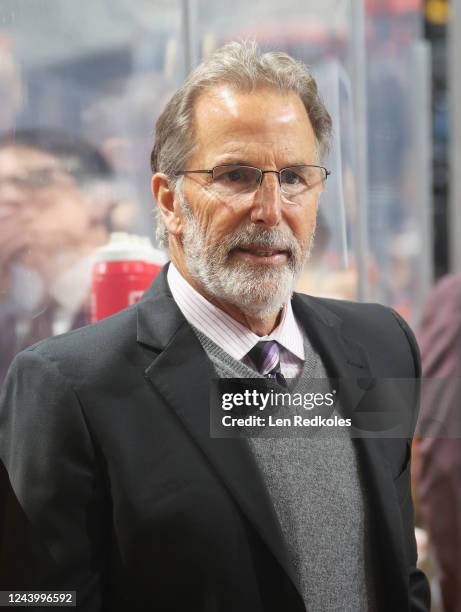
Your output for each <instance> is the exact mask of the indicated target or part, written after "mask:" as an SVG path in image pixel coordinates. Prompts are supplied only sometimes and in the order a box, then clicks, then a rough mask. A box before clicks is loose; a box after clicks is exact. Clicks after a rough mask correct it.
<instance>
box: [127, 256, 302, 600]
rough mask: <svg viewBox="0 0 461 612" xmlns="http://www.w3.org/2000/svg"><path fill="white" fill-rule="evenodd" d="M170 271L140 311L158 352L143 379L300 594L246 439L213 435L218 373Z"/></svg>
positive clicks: (143, 331) (143, 336)
mask: <svg viewBox="0 0 461 612" xmlns="http://www.w3.org/2000/svg"><path fill="white" fill-rule="evenodd" d="M166 268H167V266H165V268H164V269H163V270H162V272H161V273H160V274H159V276H157V278H156V279H155V281H154V284H153V285H152V286H151V288H150V289H149V291H148V292H147V293H146V295H145V296H144V297H143V299H142V300H141V301H140V302H139V303H138V308H137V309H138V342H139V343H141V344H143V345H147V346H149V347H151V348H153V349H154V350H156V351H157V352H158V354H157V356H156V358H155V359H154V360H153V361H152V363H151V364H150V365H149V367H148V368H147V369H146V371H145V375H146V377H147V378H148V380H149V381H150V383H151V384H152V385H153V386H154V387H155V388H156V389H157V391H158V392H160V394H161V395H162V396H163V398H164V399H165V401H166V402H167V404H168V405H169V406H170V407H171V408H172V409H173V410H174V411H175V413H176V414H177V416H178V417H179V419H180V421H181V422H182V424H183V425H184V427H185V428H186V429H187V431H188V432H189V434H190V435H191V437H192V438H193V439H194V441H195V442H196V444H197V446H198V447H199V448H200V449H201V451H202V452H203V454H204V456H205V457H206V459H207V460H208V461H209V463H210V465H211V467H212V469H213V470H215V471H216V473H217V474H218V476H219V477H220V478H221V480H222V482H223V483H224V485H225V487H226V488H227V490H228V491H229V492H230V494H231V496H232V497H233V499H234V500H235V501H236V502H237V504H238V505H239V507H240V508H241V510H242V511H243V512H244V514H245V515H246V516H247V518H248V519H249V521H250V523H251V524H252V525H253V527H254V528H255V530H256V531H257V532H258V533H259V535H260V536H261V538H262V539H263V541H264V542H265V544H266V545H267V547H268V548H269V550H270V551H271V552H272V554H273V556H274V557H275V559H276V560H277V561H278V563H279V564H280V565H281V567H282V568H283V569H284V571H285V572H286V574H287V575H288V576H289V577H290V579H291V581H292V583H293V585H294V586H295V588H296V590H297V591H298V594H299V587H298V585H297V580H296V576H295V573H294V570H293V567H292V564H291V563H290V561H289V557H288V551H287V549H286V544H285V541H284V539H283V536H282V533H281V529H280V524H279V522H278V519H277V516H276V514H275V511H274V508H273V505H272V501H271V499H270V497H269V495H268V492H267V489H266V486H265V484H264V481H263V479H262V477H261V474H260V471H259V468H258V466H257V464H256V462H255V460H254V458H253V455H252V453H251V451H250V449H249V446H248V443H247V441H246V440H245V439H243V438H224V439H223V438H211V437H210V391H211V381H212V378H213V376H214V370H213V368H212V365H211V363H210V361H209V359H208V357H207V356H206V353H205V351H204V350H203V348H202V346H201V344H200V342H199V341H198V339H197V338H196V336H195V334H194V332H193V331H192V328H191V327H190V325H189V324H188V323H187V321H186V320H185V319H184V317H183V315H182V313H181V312H180V310H179V308H178V307H177V305H176V302H175V301H174V299H173V297H172V295H171V293H170V291H169V288H168V284H167V281H166ZM299 597H300V603H301V601H302V599H301V595H299ZM301 609H304V605H302V608H301Z"/></svg>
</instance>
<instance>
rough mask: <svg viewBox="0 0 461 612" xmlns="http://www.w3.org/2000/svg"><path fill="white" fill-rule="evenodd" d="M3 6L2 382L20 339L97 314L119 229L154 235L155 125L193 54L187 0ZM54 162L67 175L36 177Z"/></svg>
mask: <svg viewBox="0 0 461 612" xmlns="http://www.w3.org/2000/svg"><path fill="white" fill-rule="evenodd" d="M0 18H1V19H0V24H1V25H0V93H1V100H2V103H1V105H0V130H1V132H2V137H1V138H2V140H1V141H0V219H1V223H0V344H1V348H0V382H1V381H2V380H3V377H4V375H5V371H6V368H7V367H8V365H9V363H10V361H11V359H12V357H13V356H14V354H15V353H16V352H17V351H18V350H20V349H22V348H23V347H24V346H27V345H29V344H31V343H33V342H35V341H37V340H40V339H42V338H44V337H46V336H48V335H50V334H55V333H59V332H63V331H67V330H69V329H72V328H74V327H77V326H79V325H82V324H84V323H86V322H88V320H89V310H90V300H89V293H90V283H91V270H92V266H93V261H94V254H95V251H96V249H97V247H98V246H100V245H102V244H104V243H106V242H107V241H108V239H109V236H110V235H111V233H113V232H119V231H128V232H136V233H138V234H148V235H150V236H152V226H153V219H152V212H151V210H152V197H151V194H150V175H151V172H150V167H149V156H150V150H151V148H152V140H153V138H152V136H153V129H154V124H155V120H156V118H157V116H158V114H159V113H160V111H161V109H162V108H163V106H164V104H165V102H166V100H167V99H168V97H169V96H170V94H171V92H172V91H173V90H174V89H175V88H176V87H177V86H178V85H179V84H180V83H181V82H182V80H183V78H184V58H185V53H184V48H183V43H182V29H181V28H182V3H181V2H180V1H179V0H178V1H174V0H163V1H162V0H156V1H155V2H152V1H151V0H139V1H137V2H134V3H133V2H128V1H126V0H79V2H61V1H60V0H34V2H30V1H29V0H5V1H4V2H2V3H1V7H0ZM6 143H8V146H6ZM55 163H56V164H61V165H62V166H63V168H64V179H63V180H61V181H58V180H54V178H55V177H51V176H48V177H45V178H46V181H45V180H44V183H46V184H43V185H37V184H35V183H37V181H36V180H34V177H36V176H37V174H36V173H37V172H39V173H40V172H42V171H43V170H44V169H45V167H46V166H47V165H53V164H55ZM34 173H35V174H34ZM61 178H62V177H61Z"/></svg>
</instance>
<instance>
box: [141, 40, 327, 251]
mask: <svg viewBox="0 0 461 612" xmlns="http://www.w3.org/2000/svg"><path fill="white" fill-rule="evenodd" d="M221 84H228V85H230V86H231V87H233V88H234V89H235V90H236V91H242V92H246V93H251V92H253V91H254V90H255V89H257V87H258V86H262V85H265V86H270V87H273V88H274V89H276V90H279V91H292V92H294V93H296V94H298V95H299V97H300V98H301V100H302V102H303V104H304V107H305V109H306V111H307V114H308V117H309V119H310V122H311V124H312V128H313V130H314V134H315V137H316V140H317V149H318V154H319V157H320V159H323V158H324V157H325V156H326V154H327V153H328V150H329V146H330V139H331V130H332V122H331V117H330V115H329V113H328V111H327V109H326V108H325V105H324V104H323V101H322V99H321V97H320V94H319V92H318V89H317V83H316V82H315V79H314V78H313V76H312V75H311V73H310V72H309V70H308V68H307V66H305V64H303V63H302V62H301V61H299V60H295V59H294V58H292V57H290V56H289V55H288V54H286V53H283V52H281V51H272V52H269V53H261V52H260V50H259V48H258V45H257V43H256V42H255V41H244V42H242V43H238V42H231V43H229V44H227V45H225V46H224V47H221V48H220V49H217V50H216V51H215V52H214V53H213V54H212V55H211V56H210V57H209V58H208V59H206V60H205V61H203V62H202V63H201V64H199V65H198V66H197V68H195V69H194V70H193V71H192V72H191V73H190V74H189V76H188V77H187V79H186V80H185V82H184V84H183V85H182V86H181V87H180V88H179V89H178V90H177V91H176V93H175V94H174V95H173V97H172V98H171V100H170V101H169V102H168V104H167V105H166V107H165V109H164V110H163V112H162V114H161V115H160V117H159V118H158V120H157V124H156V128H155V144H154V148H153V150H152V153H151V168H152V172H162V173H164V174H166V175H167V177H168V179H169V181H170V183H171V185H172V187H173V188H177V187H178V177H177V176H176V174H175V173H176V172H178V171H179V170H182V169H184V167H185V165H186V163H187V160H188V159H189V157H190V156H191V155H192V153H193V151H194V148H195V146H196V143H195V142H194V130H193V116H194V103H195V100H196V98H197V97H198V96H199V95H200V94H201V93H203V92H205V91H207V90H209V89H211V88H213V87H215V86H216V85H221ZM157 224H158V225H157V239H158V240H159V242H160V244H162V245H163V246H165V245H166V244H167V242H168V234H167V232H166V229H165V228H164V226H163V222H162V221H161V218H160V215H159V214H158V215H157Z"/></svg>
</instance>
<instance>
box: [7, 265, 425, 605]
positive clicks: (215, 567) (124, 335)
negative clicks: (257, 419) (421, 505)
mask: <svg viewBox="0 0 461 612" xmlns="http://www.w3.org/2000/svg"><path fill="white" fill-rule="evenodd" d="M292 304H293V308H294V312H295V315H296V317H297V318H298V320H299V321H300V322H301V324H302V325H304V327H305V329H306V330H307V332H308V334H309V336H310V338H311V340H312V342H313V344H314V345H315V347H316V348H317V349H318V350H319V351H320V354H321V355H322V357H323V358H324V360H325V363H326V366H327V368H328V370H329V371H330V373H331V375H332V376H334V377H338V378H341V379H344V380H346V379H348V380H349V381H353V384H352V383H350V384H349V383H348V385H346V387H345V395H344V398H345V401H346V404H347V405H348V406H349V408H351V407H356V406H357V405H358V404H359V403H360V401H362V402H363V399H364V397H365V396H364V393H365V392H364V390H363V389H364V388H367V385H368V383H366V384H364V382H363V381H368V380H370V376H375V377H376V376H377V377H389V378H414V377H415V376H418V375H419V358H418V351H417V347H416V344H415V341H414V338H413V336H412V334H411V332H410V331H409V329H408V327H407V326H406V325H405V324H404V323H403V321H402V320H401V319H400V318H399V317H398V316H397V315H396V314H395V313H393V312H392V311H391V310H389V309H387V308H384V307H382V306H378V305H369V304H368V305H366V304H353V303H350V302H342V301H335V300H324V299H314V298H312V297H308V296H304V295H299V294H295V296H294V297H293V301H292ZM212 376H213V370H212V366H211V363H210V361H209V360H208V358H207V356H206V354H205V352H204V351H203V349H202V347H201V345H200V344H199V342H198V340H197V338H196V337H195V335H194V333H193V331H192V329H191V327H190V325H189V324H188V323H187V322H186V320H185V319H184V317H183V316H182V314H181V312H180V311H179V309H178V307H177V306H176V303H175V302H174V300H173V298H172V296H171V293H170V291H169V288H168V284H167V282H166V267H165V269H164V270H163V271H162V272H161V274H160V275H159V276H158V277H157V279H156V280H155V281H154V283H153V285H152V287H151V288H150V290H149V291H148V292H147V293H146V294H145V296H144V297H143V299H142V300H141V301H140V302H139V303H138V304H137V305H135V306H133V307H131V308H128V309H126V310H124V311H122V312H120V313H119V314H117V315H115V316H113V317H110V318H108V319H106V320H104V321H102V322H100V323H98V324H96V325H91V326H88V327H85V328H82V329H80V330H77V331H74V332H71V333H69V334H65V335H63V336H58V337H55V338H51V339H49V340H46V341H44V342H41V343H39V344H36V345H35V346H33V347H31V348H30V349H28V350H26V351H23V352H22V353H21V354H20V355H19V356H18V357H17V358H16V359H15V361H14V363H13V366H12V368H11V370H10V372H9V376H8V378H7V380H6V382H5V385H4V388H3V392H2V398H1V404H0V449H1V459H2V461H3V465H4V470H3V498H2V510H1V512H0V520H1V524H0V587H1V588H2V589H12V588H16V589H39V590H43V589H53V590H58V589H59V590H65V589H72V590H77V605H78V609H79V610H85V611H88V612H90V611H91V612H93V611H96V610H110V611H114V610H130V611H131V610H133V611H134V610H142V611H148V610H155V611H157V610H158V611H165V612H166V611H171V612H173V611H175V612H177V611H178V612H179V611H181V612H182V611H184V610H194V611H195V610H197V611H201V612H215V611H220V612H231V611H232V612H247V611H248V612H250V611H251V612H262V611H265V612H266V611H274V612H275V611H277V612H280V610H283V611H284V612H288V611H290V612H298V611H303V610H305V607H304V603H303V601H302V597H301V595H300V592H299V589H298V587H297V584H296V578H295V576H294V572H293V569H292V567H291V565H290V562H289V560H288V555H287V551H286V544H285V542H284V540H283V537H282V533H281V529H280V525H279V523H278V520H277V518H276V515H275V512H274V509H273V506H272V503H271V500H270V497H269V495H268V492H267V490H266V488H265V485H264V483H263V480H262V477H261V475H260V473H259V470H258V467H257V465H256V463H255V461H254V459H253V456H252V454H251V452H250V450H249V447H248V445H247V444H246V442H245V440H243V439H239V438H235V439H217V438H212V437H210V433H209V424H210V417H209V410H208V405H209V385H210V380H211V377H212ZM357 381H358V383H357ZM365 395H366V394H365ZM385 399H386V400H388V399H389V398H385ZM375 400H376V397H375ZM406 410H408V412H409V413H411V416H412V418H413V417H414V411H415V410H416V407H415V405H414V404H413V405H412V404H410V405H407V406H406ZM354 444H356V447H357V453H358V457H359V462H360V466H361V470H362V471H363V475H364V478H365V488H366V495H367V502H368V503H369V505H370V510H371V512H370V514H371V520H372V525H371V539H370V546H371V550H372V554H373V570H374V573H375V582H376V588H377V589H378V598H379V602H380V610H383V611H386V612H389V611H391V610H392V611H402V612H403V611H407V610H412V611H417V610H418V611H423V610H428V609H429V603H428V599H429V595H428V586H427V582H426V579H425V577H424V575H423V574H422V573H421V572H420V571H418V570H417V569H416V551H415V539H414V532H413V509H412V501H411V494H410V446H409V440H408V439H405V438H393V439H360V438H358V439H354ZM314 612H321V611H317V610H316V611H314Z"/></svg>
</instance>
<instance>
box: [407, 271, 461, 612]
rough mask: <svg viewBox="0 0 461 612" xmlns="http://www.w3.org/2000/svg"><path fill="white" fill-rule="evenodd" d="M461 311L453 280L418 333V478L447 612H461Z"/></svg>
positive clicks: (460, 288) (460, 286) (431, 304)
mask: <svg viewBox="0 0 461 612" xmlns="http://www.w3.org/2000/svg"><path fill="white" fill-rule="evenodd" d="M460 305H461V275H460V274H450V275H448V276H446V277H444V278H443V279H442V280H440V281H439V282H438V283H437V284H436V285H435V286H434V288H433V289H432V291H431V292H430V294H429V297H428V299H427V302H426V304H425V307H424V311H423V316H422V319H421V323H420V326H419V333H418V340H419V344H420V347H421V361H422V374H423V376H424V380H425V387H424V388H425V392H424V393H423V394H422V398H421V421H420V422H421V428H420V429H422V435H421V439H418V444H417V446H416V450H417V459H418V461H417V462H416V463H415V465H416V466H418V469H417V470H415V472H416V474H415V475H416V485H417V492H418V497H419V501H420V504H419V506H420V512H421V519H422V523H423V525H424V527H425V528H426V529H427V531H428V533H429V537H430V541H431V545H432V550H433V553H434V557H435V559H436V564H435V567H436V571H437V577H438V579H439V581H440V587H441V593H442V600H443V609H444V610H445V612H461V590H460V584H461V563H460V561H461V551H460V547H459V545H458V542H459V541H460V538H461V439H460V433H459V432H460V425H459V422H460V420H459V397H460V391H461V387H460V383H461V343H460V339H461V308H460ZM425 424H426V427H424V425H425ZM425 433H426V435H424V434H425Z"/></svg>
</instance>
